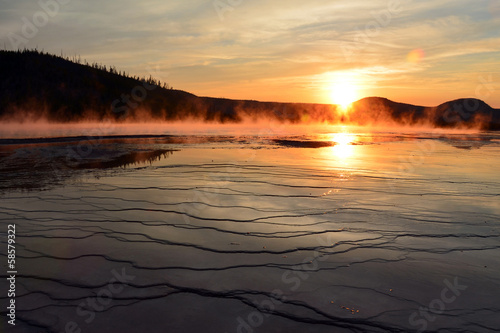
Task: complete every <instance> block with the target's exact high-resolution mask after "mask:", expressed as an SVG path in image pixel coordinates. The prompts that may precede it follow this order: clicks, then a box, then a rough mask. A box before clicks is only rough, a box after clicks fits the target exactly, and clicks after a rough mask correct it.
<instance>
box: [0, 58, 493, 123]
mask: <svg viewBox="0 0 500 333" xmlns="http://www.w3.org/2000/svg"><path fill="white" fill-rule="evenodd" d="M0 64H1V65H0V78H1V79H0V80H1V81H0V88H1V89H0V119H1V120H3V121H32V120H37V119H47V120H49V121H52V122H77V121H83V120H93V121H102V120H108V119H109V120H113V121H175V120H201V121H209V122H220V123H225V122H241V121H244V120H259V119H269V120H277V121H281V122H289V123H304V122H330V123H343V122H349V123H354V124H361V125H363V124H385V125H386V124H398V125H423V126H437V127H460V128H471V127H476V128H481V129H489V130H499V129H500V111H499V110H497V109H493V108H491V107H490V106H489V105H487V104H486V103H484V102H483V101H480V100H477V99H459V100H455V101H451V102H446V103H443V104H441V105H439V106H437V107H423V106H416V105H410V104H403V103H397V102H394V101H391V100H389V99H386V98H381V97H369V98H364V99H361V100H359V101H357V102H355V103H353V105H352V106H351V110H350V111H349V112H347V113H343V112H341V111H340V110H339V109H338V108H337V106H335V105H331V104H310V103H276V102H258V101H252V100H231V99H224V98H211V97H198V96H195V95H193V94H190V93H188V92H185V91H181V90H174V89H172V88H171V87H169V86H168V84H166V83H161V82H160V81H158V80H156V79H154V78H152V77H149V78H139V77H135V76H130V75H128V74H126V73H125V72H121V71H118V70H116V68H114V67H106V66H103V65H100V64H96V63H94V64H88V63H82V61H81V60H80V59H79V58H76V57H75V58H74V59H72V60H70V59H64V58H62V57H59V56H54V55H50V54H47V53H43V52H39V51H36V50H35V51H29V50H24V51H18V52H13V51H0Z"/></svg>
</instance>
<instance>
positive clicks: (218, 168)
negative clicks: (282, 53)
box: [0, 128, 500, 332]
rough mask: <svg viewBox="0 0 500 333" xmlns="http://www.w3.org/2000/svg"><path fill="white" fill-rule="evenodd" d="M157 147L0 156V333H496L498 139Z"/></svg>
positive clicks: (32, 145) (126, 145) (125, 140)
mask: <svg viewBox="0 0 500 333" xmlns="http://www.w3.org/2000/svg"><path fill="white" fill-rule="evenodd" d="M155 134H156V135H154V136H153V135H147V136H144V137H133V138H131V137H113V138H88V137H85V138H83V137H78V138H73V139H57V140H55V141H56V142H47V141H50V140H46V139H37V140H34V139H30V140H25V141H15V140H14V141H13V140H10V141H8V140H3V141H1V140H0V141H1V142H0V156H1V157H0V158H1V159H0V174H1V176H2V178H1V183H0V193H1V194H0V199H1V201H0V219H1V221H2V222H1V223H2V230H1V231H2V233H4V234H5V233H6V230H7V224H16V229H17V271H18V275H17V291H18V292H17V298H16V304H17V325H16V327H15V328H14V329H13V328H12V327H11V326H8V327H7V328H6V329H5V330H4V331H9V332H40V331H44V332H45V331H47V332H65V331H68V332H71V331H72V330H77V329H81V331H82V332H108V331H109V332H148V331H149V332H417V331H424V330H425V331H429V332H432V331H436V332H494V331H499V327H500V319H498V318H499V314H500V308H499V307H498V299H499V298H500V289H499V288H498V285H499V284H500V273H499V263H500V252H499V251H498V248H499V246H500V242H499V240H500V228H499V217H500V205H499V194H500V179H499V177H498V165H499V164H500V163H499V162H500V135H498V134H496V133H456V132H454V133H447V132H442V131H441V132H435V131H431V132H405V133H404V132H363V131H360V130H359V129H358V130H355V131H351V130H349V129H345V128H344V129H336V130H335V131H331V132H329V131H322V132H321V133H319V134H318V133H316V134H311V133H307V132H305V131H300V133H292V132H287V133H278V134H276V133H275V132H266V133H262V132H261V133H258V134H256V133H241V132H237V133H236V132H233V133H231V134H228V135H218V134H217V133H196V134H195V135H189V134H186V133H182V134H181V133H175V135H164V133H163V134H158V133H155ZM52 141H53V140H52ZM68 155H71V158H67V157H68ZM2 242H3V244H2V249H1V251H2V252H1V253H2V255H3V256H4V258H5V259H6V257H5V253H6V241H5V237H2ZM4 271H5V269H4ZM2 274H4V273H3V272H2ZM117 276H118V277H119V279H118V280H120V281H118V282H116V279H117ZM5 277H6V276H5V275H3V276H2V278H3V279H4V280H5ZM113 279H114V280H113ZM110 282H114V283H110ZM2 289H5V288H2ZM1 296H2V297H3V299H4V301H5V300H6V295H5V293H4V294H2V295H1ZM5 304H6V303H5ZM3 312H4V314H5V311H3ZM3 317H4V318H5V316H3ZM4 318H2V320H3V319H4ZM2 323H3V325H4V326H7V323H5V322H2ZM4 328H5V327H4Z"/></svg>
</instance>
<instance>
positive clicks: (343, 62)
mask: <svg viewBox="0 0 500 333" xmlns="http://www.w3.org/2000/svg"><path fill="white" fill-rule="evenodd" d="M0 41H1V44H0V45H2V48H3V49H9V50H12V49H18V48H25V47H26V48H35V47H36V48H38V49H39V50H42V49H43V50H44V51H47V52H50V53H54V54H58V55H59V54H64V55H65V56H74V55H78V56H80V57H81V59H86V60H87V61H89V62H98V63H102V64H105V65H108V66H109V65H113V66H115V67H116V68H117V69H118V70H125V71H127V72H128V73H130V74H132V75H140V76H143V75H147V76H149V75H152V76H153V77H156V78H157V79H160V80H161V81H164V82H168V83H169V84H170V85H171V86H173V88H175V89H181V90H185V91H188V92H191V93H194V94H196V95H199V96H211V97H225V98H234V99H252V100H260V101H280V102H311V103H336V104H337V103H339V102H341V100H342V99H347V100H352V99H360V98H363V97H368V96H381V97H387V98H389V99H392V100H394V101H398V102H406V103H412V104H418V105H425V106H435V105H438V104H440V103H442V102H445V101H448V100H452V99H456V98H468V97H475V98H480V99H482V100H484V101H486V102H487V103H488V104H490V105H492V106H494V107H497V108H500V0H433V1H417V0H380V1H379V0H372V1H360V0H347V1H344V0H339V1H335V0H309V1H303V0H301V1H298V0H286V1H284V0H283V1H270V0H266V1H264V0H252V1H250V0H169V1H160V0H143V1H130V0H120V1H97V0H40V1H27V0H15V1H13V0H0Z"/></svg>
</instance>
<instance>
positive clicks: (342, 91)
mask: <svg viewBox="0 0 500 333" xmlns="http://www.w3.org/2000/svg"><path fill="white" fill-rule="evenodd" d="M356 82H357V80H355V77H354V76H353V74H350V73H339V74H337V75H335V76H334V77H333V78H332V81H331V83H330V88H329V89H330V97H331V100H332V103H333V104H336V105H339V106H340V107H341V108H342V109H343V110H344V111H345V110H347V109H348V107H349V106H350V105H351V104H352V103H353V102H355V101H356V100H357V99H358V98H359V92H358V90H359V89H358V86H357V84H356Z"/></svg>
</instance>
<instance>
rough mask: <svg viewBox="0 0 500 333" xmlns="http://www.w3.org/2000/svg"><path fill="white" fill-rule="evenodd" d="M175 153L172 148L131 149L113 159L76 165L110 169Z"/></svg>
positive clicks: (78, 166) (77, 166) (150, 161)
mask: <svg viewBox="0 0 500 333" xmlns="http://www.w3.org/2000/svg"><path fill="white" fill-rule="evenodd" d="M170 154H173V151H172V150H154V151H131V152H128V153H125V154H124V155H121V156H116V157H114V158H112V159H111V160H101V159H96V160H92V161H88V162H85V163H80V164H78V165H76V167H75V168H76V169H109V168H117V167H123V168H126V167H128V166H130V165H141V164H152V163H153V162H156V161H160V160H162V159H164V158H167V157H168V156H169V155H170Z"/></svg>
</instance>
